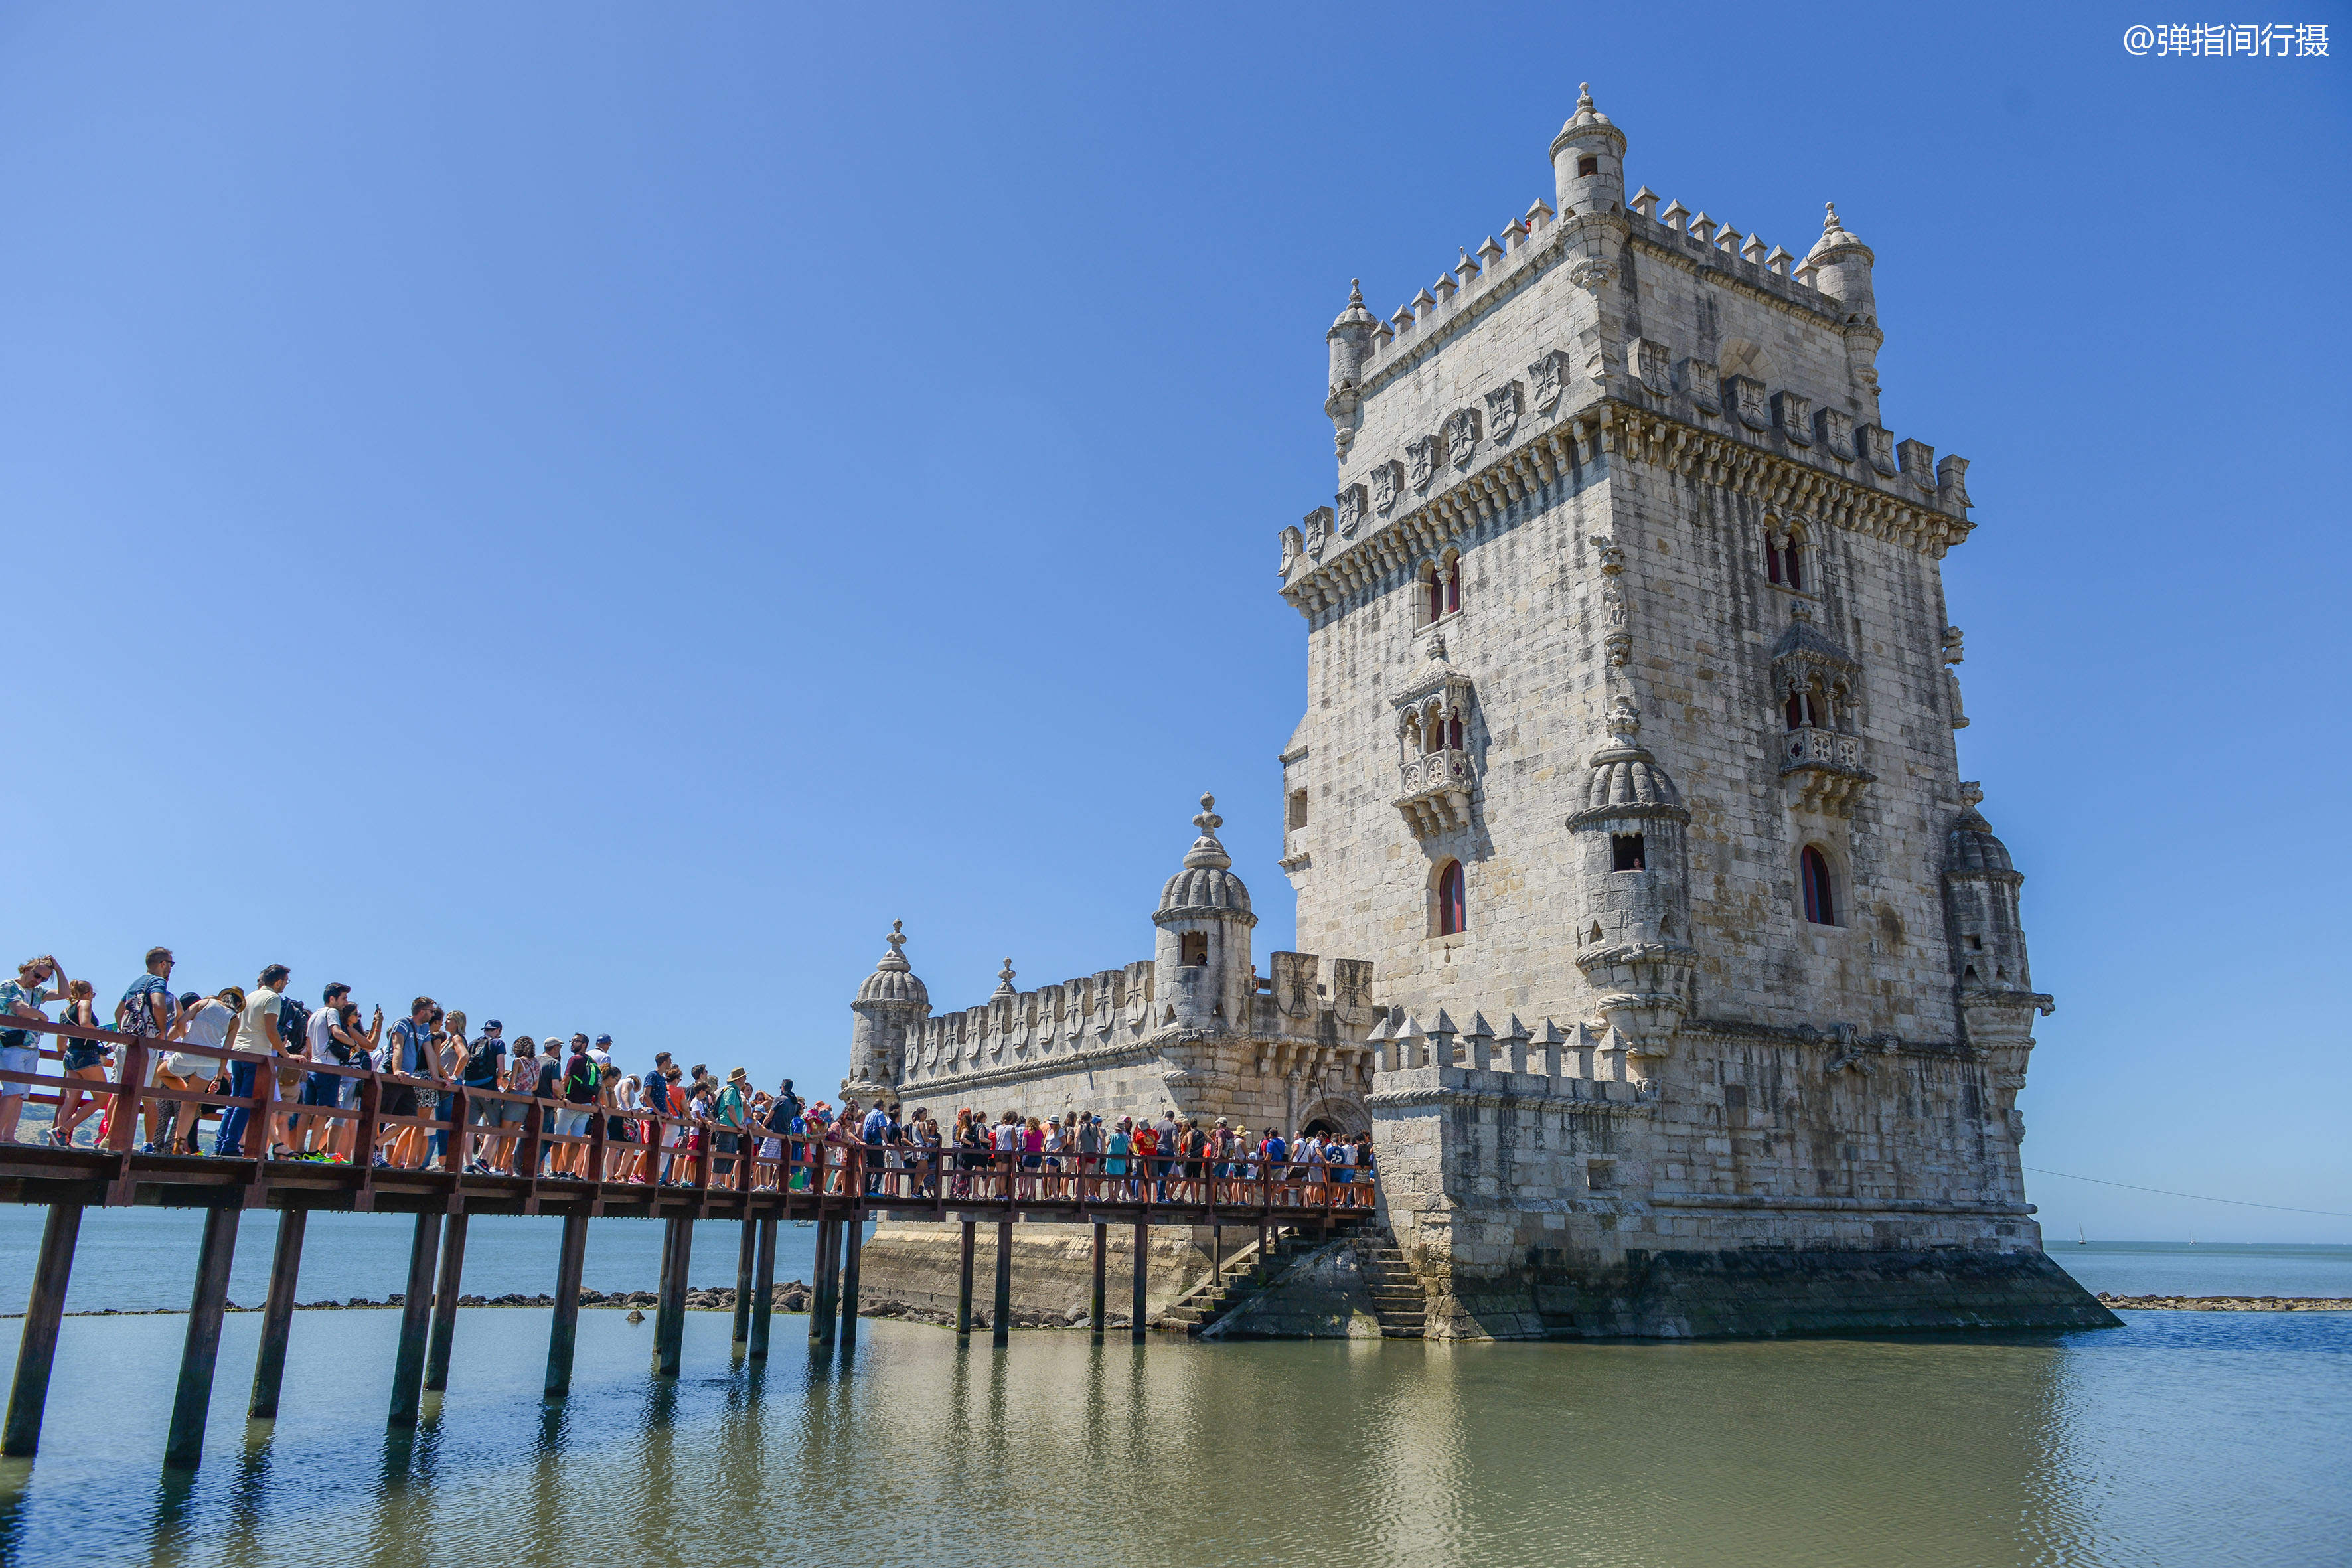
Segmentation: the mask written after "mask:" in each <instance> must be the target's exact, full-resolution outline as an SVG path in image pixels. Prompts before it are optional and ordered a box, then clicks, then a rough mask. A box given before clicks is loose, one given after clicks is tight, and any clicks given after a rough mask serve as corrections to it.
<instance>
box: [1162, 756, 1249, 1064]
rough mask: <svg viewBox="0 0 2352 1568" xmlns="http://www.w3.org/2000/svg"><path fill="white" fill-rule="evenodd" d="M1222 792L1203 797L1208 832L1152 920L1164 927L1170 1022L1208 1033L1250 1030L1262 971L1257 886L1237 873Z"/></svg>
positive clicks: (1165, 1011) (1165, 1015)
mask: <svg viewBox="0 0 2352 1568" xmlns="http://www.w3.org/2000/svg"><path fill="white" fill-rule="evenodd" d="M1216 805H1217V797H1216V796H1214V795H1202V797H1201V813H1200V815H1199V816H1195V817H1194V818H1192V826H1195V827H1197V828H1199V829H1200V830H1201V837H1198V838H1196V839H1194V840H1193V841H1192V848H1191V849H1189V850H1187V851H1186V852H1185V855H1184V868H1183V869H1182V870H1181V871H1178V872H1177V873H1176V874H1175V875H1174V876H1172V877H1171V878H1169V879H1168V884H1167V886H1166V887H1164V888H1162V889H1160V908H1159V910H1157V911H1156V912H1155V913H1154V914H1153V915H1152V917H1151V923H1152V924H1153V925H1155V926H1158V927H1159V928H1160V938H1159V941H1158V942H1157V943H1156V944H1155V951H1154V952H1153V954H1152V966H1153V969H1154V971H1155V973H1156V975H1157V979H1158V985H1157V991H1158V994H1159V998H1160V1025H1161V1026H1163V1027H1171V1028H1177V1029H1182V1030H1188V1031H1199V1032H1202V1033H1208V1034H1232V1035H1241V1034H1246V1033H1247V1032H1248V1029H1249V1016H1250V1012H1249V1008H1250V997H1251V995H1252V994H1254V993H1255V991H1256V989H1257V975H1256V971H1255V966H1254V965H1253V964H1252V963H1251V962H1250V928H1251V927H1253V926H1255V925H1256V924H1257V916H1255V915H1254V914H1252V913H1251V912H1250V901H1249V889H1247V888H1245V887H1244V886H1243V885H1242V879H1240V878H1239V877H1236V876H1234V872H1233V864H1234V858H1233V857H1232V856H1230V855H1228V854H1226V853H1225V847H1224V846H1223V844H1220V843H1219V842H1217V829H1218V828H1219V827H1221V826H1224V820H1225V819H1224V818H1223V817H1222V816H1218V815H1217V812H1216Z"/></svg>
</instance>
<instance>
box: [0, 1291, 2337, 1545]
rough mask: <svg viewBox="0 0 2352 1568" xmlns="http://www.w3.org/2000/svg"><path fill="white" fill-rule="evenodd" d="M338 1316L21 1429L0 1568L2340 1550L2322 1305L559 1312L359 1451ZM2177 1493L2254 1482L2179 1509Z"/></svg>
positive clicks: (141, 1358) (364, 1360)
mask: <svg viewBox="0 0 2352 1568" xmlns="http://www.w3.org/2000/svg"><path fill="white" fill-rule="evenodd" d="M376 1316H377V1315H375V1314H352V1315H350V1316H349V1317H347V1318H343V1319H341V1320H339V1321H338V1331H337V1332H338V1342H335V1343H332V1344H326V1343H319V1344H313V1345H311V1346H310V1348H309V1349H308V1350H307V1351H306V1350H305V1349H304V1346H303V1342H302V1340H301V1338H300V1337H299V1335H298V1339H297V1343H296V1350H297V1359H296V1360H295V1361H293V1362H289V1370H288V1383H287V1389H288V1398H287V1400H286V1402H285V1405H284V1406H283V1407H282V1410H281V1415H280V1417H279V1419H278V1421H277V1422H276V1423H275V1424H270V1423H257V1424H253V1425H251V1426H247V1425H246V1424H244V1423H243V1421H242V1411H241V1409H240V1410H237V1411H235V1412H233V1413H232V1412H229V1411H226V1410H224V1411H223V1412H221V1413H220V1414H219V1415H217V1416H216V1419H215V1424H214V1426H215V1430H214V1433H213V1435H212V1439H211V1444H210V1446H209V1447H208V1454H209V1455H210V1456H211V1457H210V1458H208V1459H207V1461H206V1463H205V1468H203V1469H202V1470H200V1471H198V1472H196V1474H195V1475H194V1476H193V1477H190V1476H178V1475H168V1476H163V1477H161V1478H160V1479H155V1478H156V1471H155V1470H154V1469H152V1468H144V1467H143V1466H142V1468H139V1469H138V1470H137V1472H136V1476H137V1479H136V1484H135V1487H134V1488H133V1489H131V1490H129V1491H126V1489H125V1488H124V1485H123V1482H124V1480H125V1479H126V1475H127V1474H129V1473H130V1472H126V1470H125V1468H124V1461H125V1458H126V1457H127V1456H131V1455H138V1454H142V1453H148V1454H160V1451H161V1439H162V1426H163V1416H164V1415H165V1414H166V1412H165V1411H164V1410H163V1407H162V1405H161V1404H160V1403H158V1405H157V1408H156V1409H154V1410H152V1411H150V1410H148V1409H147V1408H146V1407H145V1406H144V1405H135V1404H134V1405H133V1406H132V1407H131V1408H130V1409H129V1410H127V1411H126V1412H125V1413H124V1416H123V1419H122V1420H121V1421H120V1422H115V1423H108V1424H104V1425H103V1426H98V1425H93V1424H92V1423H90V1422H89V1420H87V1419H86V1416H87V1412H79V1411H76V1410H74V1409H72V1408H71V1407H70V1406H66V1407H61V1410H62V1413H63V1415H64V1418H63V1419H60V1418H59V1416H60V1414H61V1411H60V1410H53V1412H52V1416H51V1424H50V1431H49V1433H48V1434H47V1448H46V1449H45V1452H44V1453H43V1455H42V1457H41V1458H40V1460H39V1461H38V1463H37V1466H35V1467H29V1468H28V1467H27V1466H26V1465H25V1464H24V1463H23V1462H22V1461H11V1462H7V1463H5V1464H0V1560H5V1562H7V1563H11V1564H14V1563H42V1562H66V1561H71V1562H76V1563H82V1562H89V1561H136V1560H142V1559H144V1560H152V1561H154V1562H156V1563H164V1564H171V1565H174V1568H177V1565H181V1564H186V1565H190V1568H194V1565H199V1564H213V1563H239V1564H242V1563H259V1564H296V1563H314V1562H317V1561H320V1560H321V1558H322V1556H332V1557H334V1558H336V1559H338V1560H341V1559H347V1558H349V1559H357V1560H360V1561H363V1562H368V1563H383V1564H387V1565H389V1564H394V1563H401V1564H406V1563H416V1562H420V1561H431V1560H436V1559H439V1558H442V1557H446V1558H448V1559H450V1560H452V1561H469V1560H490V1561H498V1562H502V1563H521V1564H530V1565H533V1568H536V1565H539V1564H558V1563H573V1562H577V1561H581V1560H596V1561H608V1560H617V1561H633V1562H649V1561H688V1560H691V1561H694V1562H697V1563H714V1564H724V1563H737V1562H741V1563H752V1562H772V1561H776V1560H777V1559H778V1558H779V1557H782V1558H784V1559H787V1560H790V1559H793V1558H796V1557H803V1556H814V1555H819V1554H822V1555H823V1556H824V1557H825V1558H827V1559H832V1558H840V1559H843V1560H845V1561H891V1562H900V1561H923V1562H932V1561H939V1562H953V1561H963V1560H972V1559H979V1560H984V1561H987V1562H989V1563H992V1564H1001V1565H1004V1568H1023V1565H1026V1564H1031V1563H1038V1564H1045V1563H1051V1564H1056V1565H1058V1564H1063V1563H1122V1564H1124V1563H1129V1562H1130V1561H1131V1560H1132V1559H1133V1557H1134V1556H1135V1555H1136V1554H1137V1552H1138V1551H1143V1552H1148V1553H1149V1554H1151V1555H1155V1556H1156V1555H1160V1554H1163V1553H1167V1552H1179V1553H1181V1554H1183V1555H1185V1556H1188V1557H1198V1558H1202V1559H1203V1560H1207V1561H1250V1562H1258V1561H1279V1562H1297V1561H1306V1560H1314V1561H1327V1560H1330V1561H1344V1562H1349V1563H1351V1564H1369V1563H1412V1564H1415V1565H1416V1568H1419V1565H1421V1564H1431V1563H1435V1564H1445V1563H1478V1564H1481V1565H1484V1564H1490V1563H1659V1562H1739V1563H1807V1564H1814V1563H1887V1562H1902V1563H2005V1562H2038V1561H2059V1562H2090V1563H2096V1562H2102V1561H2147V1560H2150V1559H2161V1560H2171V1561H2180V1560H2194V1561H2200V1562H2208V1561H2210V1562H2230V1561H2248V1562H2253V1561H2273V1562H2275V1561H2291V1560H2296V1559H2312V1558H2325V1557H2326V1555H2327V1553H2328V1552H2329V1551H2331V1550H2332V1547H2331V1546H2330V1545H2329V1544H2328V1543H2329V1542H2336V1541H2340V1540H2341V1539H2342V1538H2343V1535H2344V1532H2345V1531H2347V1530H2352V1510H2348V1509H2347V1500H2346V1489H2345V1488H2344V1487H2343V1486H2342V1484H2341V1480H2340V1478H2338V1477H2336V1476H2335V1475H2334V1474H2333V1473H2332V1472H2331V1469H2330V1467H2329V1461H2328V1459H2327V1458H2326V1456H2328V1455H2330V1454H2332V1453H2335V1452H2338V1451H2340V1447H2341V1442H2342V1438H2343V1437H2344V1436H2345V1435H2346V1432H2345V1428H2346V1425H2347V1423H2346V1417H2345V1414H2344V1413H2345V1411H2346V1410H2347V1409H2352V1373H2347V1368H2352V1318H2342V1317H2339V1318H2336V1319H2334V1320H2333V1321H2326V1320H2321V1319H2319V1318H2318V1317H2316V1316H2315V1317H2313V1318H2310V1319H2305V1320H2301V1321H2294V1322H2292V1323H2287V1322H2281V1321H2273V1322H2270V1323H2267V1324H2260V1325H2252V1326H2249V1325H2246V1324H2242V1323H2238V1324H2231V1323H2222V1324H2220V1325H2219V1326H2212V1325H2210V1324H2209V1325H2208V1326H2206V1327H2204V1328H2201V1329H2199V1330H2197V1331H2193V1332H2192V1331H2189V1329H2188V1328H2187V1327H2186V1326H2184V1325H2183V1324H2182V1322H2181V1321H2179V1320H2175V1321H2173V1322H2172V1323H2169V1324H2167V1323H2164V1322H2150V1321H2148V1320H2146V1319H2142V1320H2137V1321H2135V1323H2134V1326H2133V1327H2132V1328H2130V1329H2127V1330H2126V1331H2121V1332H2118V1333H2114V1334H2108V1335H2084V1336H2074V1337H2072V1338H2049V1337H2045V1338H2039V1339H2028V1338H2009V1339H2005V1340H2000V1341H1960V1340H1953V1341H1948V1342H1938V1341H1932V1340H1919V1339H1913V1340H1894V1341H1881V1342H1873V1341H1815V1342H1796V1343H1788V1344H1761V1345H1759V1344H1721V1345H1715V1344H1709V1345H1557V1346H1533V1345H1520V1346H1494V1345H1485V1346H1479V1345H1468V1346H1448V1345H1443V1344H1430V1345H1424V1344H1420V1343H1382V1342H1335V1343H1324V1344H1281V1345H1276V1344H1266V1345H1227V1346H1202V1345H1194V1344H1185V1343H1181V1342H1166V1341H1160V1342H1154V1343H1153V1344H1151V1345H1150V1346H1148V1347H1145V1348H1143V1349H1140V1350H1139V1349H1136V1348H1134V1347H1131V1346H1129V1345H1127V1344H1125V1343H1115V1344H1110V1345H1106V1346H1101V1347H1097V1346H1093V1345H1091V1344H1089V1343H1088V1342H1087V1337H1086V1336H1085V1335H1084V1334H1080V1333H1068V1334H1047V1333H1024V1334H1022V1335H1018V1336H1016V1337H1015V1339H1014V1342H1013V1348H1012V1349H1011V1351H1010V1352H1004V1353H998V1352H992V1350H990V1349H989V1348H988V1347H987V1346H986V1344H985V1342H983V1343H982V1345H980V1346H978V1347H975V1348H973V1349H971V1350H965V1351H959V1350H957V1349H956V1347H955V1343H954V1340H953V1337H952V1335H950V1334H948V1333H945V1332H942V1331H936V1330H931V1329H927V1328H920V1327H915V1326H910V1325H902V1324H894V1323H868V1324H866V1325H864V1331H863V1333H861V1335H860V1340H859V1343H858V1344H857V1345H856V1347H854V1348H847V1349H843V1350H840V1351H836V1352H833V1353H830V1354H827V1353H823V1352H808V1351H805V1350H804V1349H803V1346H802V1342H801V1340H800V1336H798V1335H797V1334H793V1333H791V1332H789V1329H790V1328H791V1327H792V1326H793V1324H792V1321H791V1320H787V1321H786V1322H784V1323H780V1324H779V1325H778V1327H779V1329H780V1330H784V1332H780V1333H779V1334H778V1335H777V1338H776V1353H775V1354H774V1355H773V1356H772V1359H771V1360H769V1361H767V1362H765V1363H761V1362H754V1361H751V1360H750V1359H749V1358H747V1357H746V1356H744V1355H742V1354H741V1353H740V1352H737V1351H735V1350H734V1349H733V1348H732V1347H731V1346H730V1343H729V1327H730V1325H729V1322H728V1320H727V1318H726V1317H725V1316H724V1315H722V1314H710V1313H696V1314H692V1315H690V1317H689V1320H688V1333H687V1342H686V1361H685V1369H686V1373H687V1375H685V1376H683V1377H681V1378H679V1379H677V1380H675V1381H664V1380H661V1379H657V1378H653V1377H650V1376H648V1375H647V1374H646V1371H645V1364H644V1355H643V1352H644V1349H645V1345H646V1336H645V1331H643V1330H642V1329H635V1330H632V1329H631V1328H630V1326H628V1325H626V1324H625V1323H624V1322H623V1321H621V1320H620V1319H619V1318H618V1316H617V1315H616V1314H583V1321H582V1325H581V1341H580V1355H579V1361H578V1363H577V1365H576V1366H575V1371H574V1382H573V1393H572V1396H571V1397H570V1398H568V1399H565V1400H555V1401H548V1400H543V1399H541V1397H540V1388H539V1384H540V1383H541V1373H542V1370H543V1366H544V1345H545V1334H546V1323H547V1318H546V1314H544V1313H538V1312H505V1313H499V1312H483V1313H478V1314H474V1315H472V1316H471V1317H469V1320H468V1322H467V1329H466V1332H465V1334H463V1335H461V1336H460V1338H459V1341H458V1345H459V1355H458V1359H457V1362H456V1363H453V1367H452V1377H451V1386H450V1390H449V1392H448V1393H447V1394H446V1395H443V1396H439V1397H437V1398H436V1399H434V1400H431V1401H428V1404H427V1406H426V1409H425V1419H424V1420H423V1422H422V1423H421V1424H420V1425H419V1426H418V1427H417V1428H416V1429H415V1431H414V1432H388V1431H386V1430H385V1428H384V1427H383V1404H384V1394H383V1390H384V1388H385V1387H386V1386H387V1380H388V1376H389V1371H388V1368H389V1362H390V1353H391V1348H392V1341H393V1338H394V1334H395V1333H396V1331H397V1322H396V1320H395V1319H394V1318H393V1317H392V1315H391V1314H383V1315H381V1316H382V1318H383V1323H382V1325H381V1328H380V1329H379V1328H378V1327H377V1326H375V1325H374V1324H373V1323H372V1322H371V1321H370V1320H371V1319H373V1318H374V1317H376ZM100 1327H102V1328H103V1330H104V1331H105V1332H106V1334H107V1335H108V1336H110V1342H108V1343H107V1344H106V1345H105V1347H104V1348H105V1350H106V1352H107V1353H106V1354H105V1355H103V1356H93V1357H91V1359H89V1360H86V1361H84V1362H81V1363H77V1364H104V1365H106V1366H107V1367H108V1368H109V1373H108V1379H109V1384H110V1386H116V1387H121V1386H144V1385H145V1384H148V1383H151V1382H152V1384H154V1385H155V1386H157V1387H164V1386H168V1378H169V1374H170V1372H171V1371H172V1366H173V1359H174V1357H175V1355H176V1350H177V1342H176V1338H175V1337H173V1336H171V1335H169V1334H168V1333H166V1332H161V1331H152V1330H148V1329H144V1328H141V1327H139V1326H137V1325H129V1326H128V1327H129V1331H120V1332H119V1330H122V1329H124V1328H125V1327H126V1325H125V1323H124V1322H123V1321H116V1322H114V1323H109V1324H105V1325H91V1329H97V1328H100ZM77 1333H78V1334H79V1337H80V1341H81V1345H82V1348H83V1350H84V1351H85V1352H98V1351H99V1350H100V1341H99V1336H98V1335H97V1334H95V1333H93V1332H91V1331H89V1330H77ZM379 1340H380V1341H381V1343H378V1342H377V1341H379ZM231 1349H232V1348H231V1347H226V1346H225V1347H224V1352H223V1353H224V1358H225V1366H226V1364H227V1362H226V1358H227V1357H228V1356H229V1355H230V1354H231ZM379 1358H380V1360H381V1361H382V1363H383V1371H382V1373H376V1372H373V1371H365V1372H363V1371H360V1370H357V1369H368V1368H373V1367H374V1366H375V1364H376V1361H377V1359H379ZM232 1381H233V1380H231V1379H229V1378H227V1377H226V1376H225V1377H224V1379H223V1382H224V1384H230V1383H231V1382H232ZM239 1403H241V1402H239ZM2183 1411H2195V1412H2197V1413H2198V1415H2197V1418H2196V1420H2195V1422H2194V1424H2193V1425H2191V1424H2189V1423H2185V1422H2184V1421H2183V1420H2182V1418H2181V1415H2180V1413H2181V1412H2183ZM151 1428H152V1429H151ZM150 1488H152V1490H151V1489H150ZM2214 1496H2238V1497H2274V1498H2278V1499H2280V1500H2282V1501H2281V1503H2280V1505H2279V1506H2274V1507H2263V1508H2259V1509H2255V1510H2252V1513H2251V1515H2250V1516H2246V1517H2238V1518H2231V1519H2218V1518H2216V1517H2214V1516H2213V1511H2212V1510H2209V1509H2206V1508H2204V1507H2202V1506H2200V1504H2199V1503H2198V1501H2197V1500H2198V1499H2200V1498H2207V1497H2214ZM2243 1512H2244V1510H2242V1514H2243Z"/></svg>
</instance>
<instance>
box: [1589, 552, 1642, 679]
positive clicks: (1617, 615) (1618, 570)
mask: <svg viewBox="0 0 2352 1568" xmlns="http://www.w3.org/2000/svg"><path fill="white" fill-rule="evenodd" d="M1592 549H1593V552H1594V553H1595V554H1597V555H1598V556H1600V558H1601V643H1602V646H1604V647H1607V648H1608V650H1609V662H1610V663H1611V664H1612V665H1614V666H1616V667H1617V668H1620V669H1622V668H1624V667H1625V661H1626V660H1627V659H1629V658H1632V657H1633V627H1632V626H1631V625H1629V624H1628V622H1627V619H1626V615H1625V552H1624V551H1623V550H1622V549H1620V548H1619V547H1618V543H1617V542H1616V541H1615V540H1614V539H1612V538H1610V537H1609V535H1607V534H1605V533H1596V534H1594V535H1593V536H1592Z"/></svg>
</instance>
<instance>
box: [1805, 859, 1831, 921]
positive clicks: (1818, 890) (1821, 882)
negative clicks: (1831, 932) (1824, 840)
mask: <svg viewBox="0 0 2352 1568" xmlns="http://www.w3.org/2000/svg"><path fill="white" fill-rule="evenodd" d="M1804 868H1805V918H1806V919H1807V920H1809V921H1812V922H1813V924H1815V925H1817V926H1833V925H1835V924H1837V923H1838V922H1837V902H1836V895H1835V894H1834V892H1833V891H1832V889H1831V886H1830V863H1829V858H1828V857H1827V856H1825V855H1823V854H1822V852H1821V851H1820V850H1818V849H1816V848H1814V847H1812V846H1811V845H1810V844H1808V845H1806V846H1805V857H1804Z"/></svg>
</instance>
